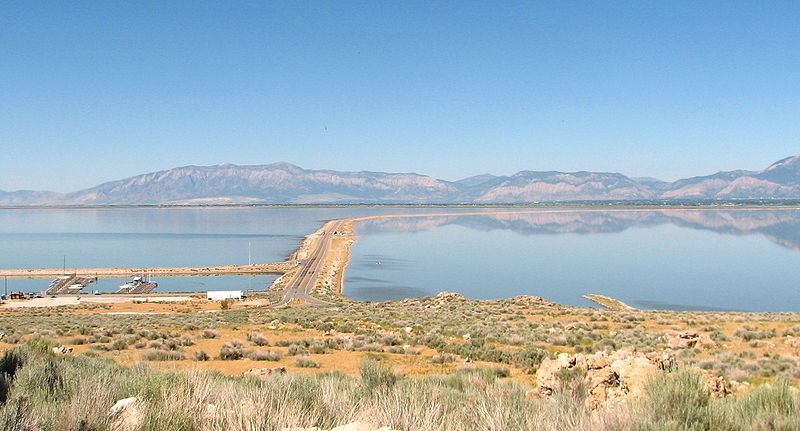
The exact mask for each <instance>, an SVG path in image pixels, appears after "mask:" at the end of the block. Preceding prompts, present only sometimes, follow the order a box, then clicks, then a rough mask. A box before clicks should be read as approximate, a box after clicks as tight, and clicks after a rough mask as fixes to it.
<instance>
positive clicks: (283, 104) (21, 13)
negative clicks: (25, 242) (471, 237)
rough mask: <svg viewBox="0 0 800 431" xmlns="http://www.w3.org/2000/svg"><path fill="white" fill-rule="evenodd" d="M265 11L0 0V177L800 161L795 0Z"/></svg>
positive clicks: (712, 166) (683, 167)
mask: <svg viewBox="0 0 800 431" xmlns="http://www.w3.org/2000/svg"><path fill="white" fill-rule="evenodd" d="M264 3H268V2H246V3H245V2H241V3H240V2H232V1H225V2H219V3H206V2H198V1H190V2H161V1H158V2H146V1H136V2H113V1H95V2H31V1H21V2H7V1H0V149H1V150H2V157H0V189H4V190H13V189H20V188H24V189H50V190H58V191H70V190H75V189H79V188H83V187H87V186H92V185H95V184H98V183H100V182H102V181H106V180H112V179H118V178H122V177H127V176H132V175H135V174H139V173H144V172H148V171H154V170H159V169H166V168H170V167H174V166H182V165H189V164H217V163H222V162H231V163H237V164H261V163H270V162H275V161H288V162H292V163H295V164H298V165H300V166H303V167H308V168H330V169H339V170H382V171H401V172H408V171H415V172H420V173H425V174H429V175H433V176H436V177H439V178H444V179H458V178H461V177H465V176H469V175H473V174H479V173H484V172H491V173H496V174H511V173H514V172H516V171H519V170H523V169H530V170H551V169H552V170H565V171H571V170H602V171H615V172H622V173H624V174H627V175H630V176H642V175H653V176H657V177H661V178H663V179H667V180H673V179H676V178H679V177H684V176H691V175H699V174H706V173H713V172H716V171H718V170H728V169H737V168H745V169H761V168H763V167H765V166H766V165H768V164H769V163H771V162H773V161H775V160H777V159H779V158H782V157H785V156H789V155H792V154H797V153H800V25H799V24H798V22H800V2H797V1H786V2H760V1H752V2H746V3H745V2H735V1H733V2H731V1H721V2H695V1H691V2H675V1H667V2H630V3H617V2H608V3H604V2H564V1H558V2H552V3H544V2H540V3H535V4H533V3H532V2H525V3H516V4H515V3H510V2H453V3H451V2H407V1H403V2H391V3H390V2H373V1H370V2H363V3H355V2H342V3H336V2H313V3H304V2H294V1H292V2H270V3H271V4H264ZM590 3H591V4H590Z"/></svg>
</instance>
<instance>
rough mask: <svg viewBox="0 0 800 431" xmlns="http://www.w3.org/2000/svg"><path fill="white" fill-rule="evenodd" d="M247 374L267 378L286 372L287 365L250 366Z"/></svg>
mask: <svg viewBox="0 0 800 431" xmlns="http://www.w3.org/2000/svg"><path fill="white" fill-rule="evenodd" d="M247 374H249V375H251V376H256V377H258V378H260V379H265V378H267V377H269V376H274V375H283V374H286V367H275V368H250V369H248V370H247Z"/></svg>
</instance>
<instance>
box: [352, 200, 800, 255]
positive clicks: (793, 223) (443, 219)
mask: <svg viewBox="0 0 800 431" xmlns="http://www.w3.org/2000/svg"><path fill="white" fill-rule="evenodd" d="M668 223H669V224H673V225H676V226H679V227H685V228H690V229H696V230H707V231H713V232H717V233H721V234H727V235H754V234H758V235H762V236H764V237H765V238H767V239H768V240H770V241H772V242H773V243H775V244H778V245H780V246H782V247H785V248H789V249H792V250H795V251H798V252H800V211H797V210H773V209H766V210H763V211H753V210H739V209H732V210H696V209H686V210H647V211H642V210H638V211H620V210H616V211H605V212H604V211H596V212H577V211H576V212H563V213H557V212H549V213H517V212H509V213H491V214H476V215H470V216H469V217H467V216H463V215H457V214H448V215H442V216H429V217H425V216H417V217H380V218H372V219H369V220H364V221H362V222H361V223H360V225H359V231H360V232H363V233H382V232H421V231H426V230H430V229H434V228H437V227H441V226H445V225H458V226H462V227H467V228H470V229H475V230H480V231H492V230H510V231H512V232H515V233H517V234H520V235H545V234H551V235H552V234H567V233H572V234H592V233H616V232H622V231H625V230H627V229H630V228H633V227H651V226H657V225H662V224H668Z"/></svg>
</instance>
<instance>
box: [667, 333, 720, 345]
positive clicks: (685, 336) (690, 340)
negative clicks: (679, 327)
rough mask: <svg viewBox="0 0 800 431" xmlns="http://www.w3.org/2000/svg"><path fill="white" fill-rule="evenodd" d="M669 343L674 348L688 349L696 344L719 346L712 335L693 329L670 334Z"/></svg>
mask: <svg viewBox="0 0 800 431" xmlns="http://www.w3.org/2000/svg"><path fill="white" fill-rule="evenodd" d="M667 345H668V346H669V348H670V349H673V350H680V349H688V348H691V347H695V346H697V347H706V348H715V347H717V343H716V342H715V341H714V340H712V339H711V337H710V336H708V335H707V334H698V333H697V332H695V331H692V330H689V331H684V332H681V333H679V334H675V335H671V336H669V338H668V340H667Z"/></svg>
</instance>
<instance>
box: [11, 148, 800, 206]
mask: <svg viewBox="0 0 800 431" xmlns="http://www.w3.org/2000/svg"><path fill="white" fill-rule="evenodd" d="M659 199H665V200H687V199H688V200H709V199H723V200H734V199H800V156H794V157H788V158H786V159H783V160H780V161H778V162H776V163H774V164H772V165H771V166H770V167H768V168H767V169H765V170H763V171H760V172H753V171H730V172H719V173H716V174H714V175H708V176H701V177H693V178H687V179H682V180H678V181H675V182H673V183H668V182H664V181H660V180H657V179H654V178H629V177H627V176H625V175H622V174H619V173H610V172H556V171H548V172H536V171H521V172H518V173H516V174H513V175H510V176H495V175H490V174H484V175H478V176H474V177H469V178H465V179H463V180H459V181H444V180H440V179H436V178H433V177H430V176H426V175H420V174H415V173H386V172H368V171H361V172H341V171H332V170H311V169H303V168H300V167H298V166H295V165H292V164H289V163H273V164H269V165H254V166H237V165H232V164H223V165H217V166H186V167H180V168H174V169H169V170H166V171H159V172H153V173H148V174H143V175H138V176H135V177H132V178H127V179H123V180H118V181H112V182H109V183H105V184H101V185H99V186H96V187H93V188H90V189H86V190H81V191H77V192H73V193H63V194H62V193H53V192H33V191H16V192H2V191H0V205H147V204H212V205H213V204H232V203H237V204H248V203H260V204H325V203H409V204H429V203H477V204H497V203H500V204H502V203H531V202H565V201H592V200H596V201H609V200H613V201H626V200H630V201H642V200H659Z"/></svg>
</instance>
